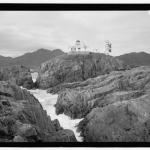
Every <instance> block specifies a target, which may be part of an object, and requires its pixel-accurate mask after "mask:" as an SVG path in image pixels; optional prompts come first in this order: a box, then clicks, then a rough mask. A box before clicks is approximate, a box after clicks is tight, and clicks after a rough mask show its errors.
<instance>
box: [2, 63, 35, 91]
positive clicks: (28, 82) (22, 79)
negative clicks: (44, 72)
mask: <svg viewBox="0 0 150 150" xmlns="http://www.w3.org/2000/svg"><path fill="white" fill-rule="evenodd" d="M0 81H10V82H11V83H14V84H17V85H18V86H23V87H24V88H27V89H31V88H33V87H34V84H33V81H32V76H31V72H30V69H28V68H26V67H25V66H22V65H14V66H8V67H1V68H0Z"/></svg>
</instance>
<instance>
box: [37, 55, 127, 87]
mask: <svg viewBox="0 0 150 150" xmlns="http://www.w3.org/2000/svg"><path fill="white" fill-rule="evenodd" d="M126 68H127V67H126V66H125V65H124V64H123V63H122V62H121V61H119V60H117V59H114V58H113V57H111V56H107V55H105V54H99V53H89V54H76V55H69V54H68V55H61V56H57V57H55V58H54V59H51V60H50V61H47V62H45V63H43V64H42V65H41V67H40V71H39V76H38V79H37V85H38V86H39V88H42V89H47V88H51V87H55V86H59V85H61V84H63V83H71V82H77V81H84V80H86V79H88V78H93V77H96V76H98V75H102V74H106V73H110V72H111V71H113V70H124V69H126Z"/></svg>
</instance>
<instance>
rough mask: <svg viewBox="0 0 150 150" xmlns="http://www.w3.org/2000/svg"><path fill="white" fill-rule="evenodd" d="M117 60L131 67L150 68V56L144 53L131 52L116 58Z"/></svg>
mask: <svg viewBox="0 0 150 150" xmlns="http://www.w3.org/2000/svg"><path fill="white" fill-rule="evenodd" d="M115 58H117V59H120V60H122V61H123V62H124V63H126V64H127V65H130V66H133V67H134V66H150V54H149V53H146V52H144V51H141V52H131V53H127V54H123V55H120V56H116V57H115Z"/></svg>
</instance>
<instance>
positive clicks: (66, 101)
mask: <svg viewBox="0 0 150 150" xmlns="http://www.w3.org/2000/svg"><path fill="white" fill-rule="evenodd" d="M65 87H67V88H64V90H62V92H60V93H59V96H58V100H57V103H56V112H57V114H61V113H64V114H66V115H69V116H70V117H72V118H84V119H83V120H82V121H81V122H80V124H79V131H80V132H81V136H83V137H84V141H86V142H129V141H134V142H139V141H140V142H149V141H150V135H149V131H150V126H149V122H150V110H149V107H150V67H138V68H134V69H131V70H126V71H113V72H111V73H110V74H106V75H101V76H98V77H96V78H93V79H88V80H86V81H84V82H76V83H71V84H67V85H66V86H65Z"/></svg>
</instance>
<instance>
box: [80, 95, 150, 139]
mask: <svg viewBox="0 0 150 150" xmlns="http://www.w3.org/2000/svg"><path fill="white" fill-rule="evenodd" d="M149 98H150V94H147V95H144V96H141V97H139V98H136V99H132V100H130V101H126V100H125V101H122V102H121V101H120V102H116V103H113V104H110V105H107V106H105V107H97V108H94V109H92V111H91V112H90V113H89V114H88V115H87V116H86V118H85V119H84V121H83V122H82V121H81V122H80V123H79V131H81V132H82V136H83V137H84V141H86V142H150V135H149V131H150V126H149V123H150V110H149V107H150V101H149Z"/></svg>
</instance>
